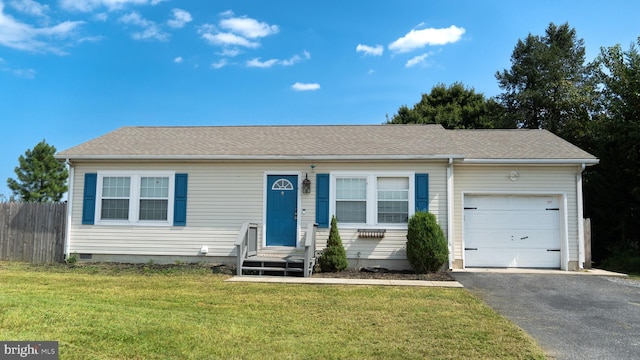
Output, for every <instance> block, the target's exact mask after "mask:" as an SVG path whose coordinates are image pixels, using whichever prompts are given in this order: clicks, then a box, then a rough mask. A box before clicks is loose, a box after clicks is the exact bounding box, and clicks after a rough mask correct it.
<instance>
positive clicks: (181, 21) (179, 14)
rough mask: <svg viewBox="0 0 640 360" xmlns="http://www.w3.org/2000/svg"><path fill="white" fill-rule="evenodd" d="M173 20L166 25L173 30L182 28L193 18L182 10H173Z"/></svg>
mask: <svg viewBox="0 0 640 360" xmlns="http://www.w3.org/2000/svg"><path fill="white" fill-rule="evenodd" d="M171 11H172V12H173V19H170V20H169V21H167V24H168V25H169V26H171V27H172V28H174V29H180V28H183V27H184V26H185V25H186V24H187V23H189V22H191V20H193V18H192V17H191V14H189V12H188V11H186V10H182V9H173V10H171Z"/></svg>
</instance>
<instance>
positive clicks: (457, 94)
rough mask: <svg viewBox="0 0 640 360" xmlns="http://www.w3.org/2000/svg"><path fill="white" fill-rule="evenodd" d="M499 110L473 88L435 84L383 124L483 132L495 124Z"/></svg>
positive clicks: (498, 107) (491, 101)
mask: <svg viewBox="0 0 640 360" xmlns="http://www.w3.org/2000/svg"><path fill="white" fill-rule="evenodd" d="M501 113H502V109H501V107H500V105H499V104H498V103H497V102H495V101H494V100H493V99H488V100H487V99H486V98H485V97H484V95H483V94H482V93H476V92H475V90H474V89H473V88H466V87H465V86H464V85H463V84H462V83H459V82H456V83H454V84H452V85H451V86H448V87H447V86H446V85H445V84H438V85H436V86H434V87H433V88H432V89H431V92H430V93H428V94H422V98H421V99H420V102H418V103H416V104H415V105H414V106H413V108H409V107H407V106H406V105H403V106H401V107H400V108H399V109H398V112H397V113H396V114H395V115H394V116H393V117H392V118H391V119H388V120H387V123H389V124H441V125H442V126H443V127H445V128H447V129H487V128H493V127H502V126H501V124H499V119H500V118H501Z"/></svg>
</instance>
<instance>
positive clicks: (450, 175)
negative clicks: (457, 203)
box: [447, 158, 454, 270]
mask: <svg viewBox="0 0 640 360" xmlns="http://www.w3.org/2000/svg"><path fill="white" fill-rule="evenodd" d="M453 218H454V217H453V158H449V164H448V165H447V240H448V242H449V270H452V269H453V251H454V248H453Z"/></svg>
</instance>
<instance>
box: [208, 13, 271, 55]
mask: <svg viewBox="0 0 640 360" xmlns="http://www.w3.org/2000/svg"><path fill="white" fill-rule="evenodd" d="M220 16H221V17H223V19H221V20H220V21H219V22H218V26H215V25H212V24H204V25H202V26H200V27H199V28H198V32H199V33H200V34H201V36H202V38H203V39H205V40H207V42H209V44H211V45H216V46H221V47H235V46H240V47H246V48H257V47H259V46H260V42H259V41H258V39H260V38H262V37H265V36H269V35H273V34H276V33H278V31H279V29H278V26H277V25H269V24H267V23H265V22H259V21H257V20H255V19H251V18H248V17H246V16H243V17H234V16H233V12H232V11H230V10H228V11H225V12H223V13H221V14H220ZM220 29H223V30H222V31H221V30H220Z"/></svg>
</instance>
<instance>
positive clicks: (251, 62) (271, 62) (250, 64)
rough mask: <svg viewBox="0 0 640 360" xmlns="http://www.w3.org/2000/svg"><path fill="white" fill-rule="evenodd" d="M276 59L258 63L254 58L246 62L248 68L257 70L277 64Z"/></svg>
mask: <svg viewBox="0 0 640 360" xmlns="http://www.w3.org/2000/svg"><path fill="white" fill-rule="evenodd" d="M278 62H279V61H278V59H270V60H267V61H260V58H255V59H251V60H249V61H247V66H248V67H257V68H270V67H272V66H273V65H275V64H277V63H278Z"/></svg>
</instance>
